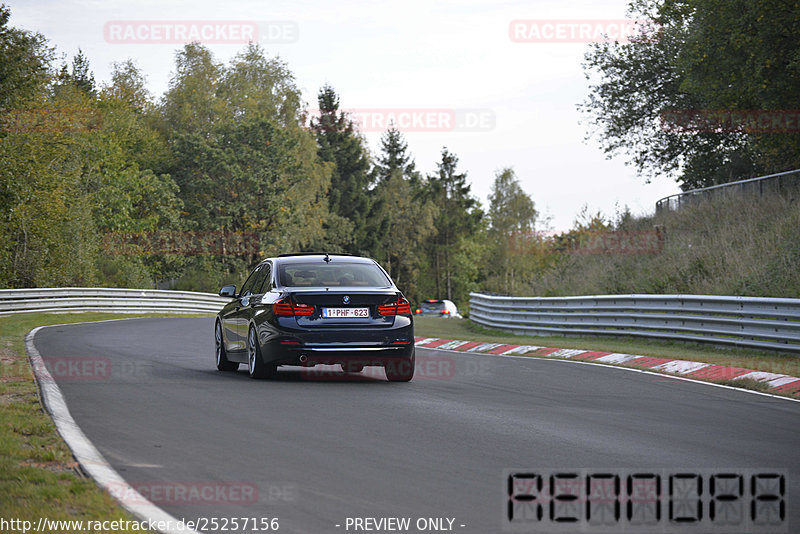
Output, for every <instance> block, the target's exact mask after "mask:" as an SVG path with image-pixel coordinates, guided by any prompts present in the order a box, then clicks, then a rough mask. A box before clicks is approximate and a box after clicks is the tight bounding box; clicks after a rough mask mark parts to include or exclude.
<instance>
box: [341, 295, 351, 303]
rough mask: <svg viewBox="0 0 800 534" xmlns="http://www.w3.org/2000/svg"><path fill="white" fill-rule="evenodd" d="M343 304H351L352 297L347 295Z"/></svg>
mask: <svg viewBox="0 0 800 534" xmlns="http://www.w3.org/2000/svg"><path fill="white" fill-rule="evenodd" d="M342 302H344V303H345V304H350V297H349V296H347V295H345V296H344V298H343V299H342Z"/></svg>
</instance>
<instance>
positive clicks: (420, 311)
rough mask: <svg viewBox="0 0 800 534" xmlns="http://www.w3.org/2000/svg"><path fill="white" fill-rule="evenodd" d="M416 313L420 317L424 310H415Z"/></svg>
mask: <svg viewBox="0 0 800 534" xmlns="http://www.w3.org/2000/svg"><path fill="white" fill-rule="evenodd" d="M414 313H416V314H417V315H419V314H420V313H422V309H420V308H417V309H416V310H414Z"/></svg>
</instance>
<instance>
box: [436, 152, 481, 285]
mask: <svg viewBox="0 0 800 534" xmlns="http://www.w3.org/2000/svg"><path fill="white" fill-rule="evenodd" d="M457 166H458V157H456V156H455V154H452V153H450V152H449V151H448V150H447V147H445V148H443V149H442V159H441V161H440V162H439V163H437V167H438V172H437V173H436V174H433V175H431V176H429V177H428V182H427V189H428V192H429V195H430V197H429V198H430V200H431V201H432V202H433V204H434V205H435V206H436V207H437V208H438V215H437V217H436V220H435V226H436V230H437V233H436V235H435V237H434V238H433V239H432V240H430V241H429V246H428V251H427V257H428V258H429V260H430V261H431V263H432V271H433V278H434V285H435V292H436V295H437V298H446V299H449V300H454V299H455V300H465V299H466V298H467V293H468V291H469V288H470V286H471V283H472V281H473V279H471V278H462V277H461V276H460V275H461V274H462V273H459V272H458V271H457V270H456V269H455V265H454V259H455V257H456V256H457V255H458V254H459V252H460V250H461V249H462V247H464V246H467V243H468V241H469V238H470V237H471V236H473V235H474V234H475V233H476V232H477V231H478V230H479V229H480V223H481V219H482V217H483V212H482V211H481V209H480V207H479V204H478V201H477V200H476V199H475V198H473V197H472V195H471V193H470V185H469V183H467V179H466V178H467V175H466V174H465V173H459V172H457V170H456V167H457Z"/></svg>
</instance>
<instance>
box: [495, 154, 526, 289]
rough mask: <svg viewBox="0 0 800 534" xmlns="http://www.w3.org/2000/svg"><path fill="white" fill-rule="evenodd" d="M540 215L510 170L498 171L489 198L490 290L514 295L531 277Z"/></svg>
mask: <svg viewBox="0 0 800 534" xmlns="http://www.w3.org/2000/svg"><path fill="white" fill-rule="evenodd" d="M537 217H538V212H537V211H536V207H535V206H534V203H533V200H531V197H530V196H528V194H527V193H525V191H523V190H522V187H520V185H519V180H518V179H517V177H516V175H515V174H514V170H513V169H511V168H508V167H507V168H505V169H502V170H500V171H498V172H497V174H496V175H495V181H494V184H492V192H491V194H490V195H489V220H490V226H489V232H488V235H489V237H490V240H489V246H490V252H489V262H488V266H489V271H490V273H491V275H492V276H493V277H494V280H493V281H492V282H490V283H489V284H488V285H489V289H493V290H498V291H502V292H503V293H505V294H508V295H513V294H515V293H516V292H517V290H518V288H519V287H520V286H521V285H524V284H525V283H526V281H527V280H526V277H528V276H530V275H532V273H533V272H534V271H535V267H536V266H537V263H538V262H536V261H535V258H534V256H535V253H536V247H528V246H524V245H527V244H529V243H536V242H537V239H536V235H535V234H534V232H535V229H536V219H537Z"/></svg>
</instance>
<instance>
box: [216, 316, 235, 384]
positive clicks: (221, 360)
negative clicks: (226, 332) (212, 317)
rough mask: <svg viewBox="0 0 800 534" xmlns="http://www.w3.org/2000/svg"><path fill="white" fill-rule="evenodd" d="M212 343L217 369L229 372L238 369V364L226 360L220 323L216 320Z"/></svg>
mask: <svg viewBox="0 0 800 534" xmlns="http://www.w3.org/2000/svg"><path fill="white" fill-rule="evenodd" d="M214 343H215V345H216V358H217V370H219V371H225V372H226V373H230V372H232V371H236V370H237V369H239V364H238V363H236V362H232V361H229V360H228V354H227V353H226V352H225V343H223V341H222V325H221V324H220V322H219V321H217V323H216V325H215V326H214Z"/></svg>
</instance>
